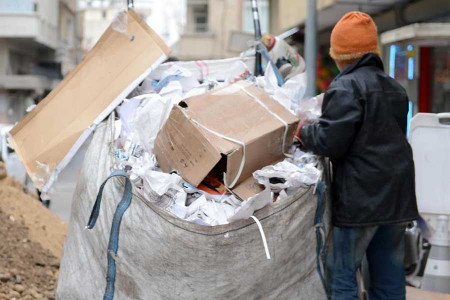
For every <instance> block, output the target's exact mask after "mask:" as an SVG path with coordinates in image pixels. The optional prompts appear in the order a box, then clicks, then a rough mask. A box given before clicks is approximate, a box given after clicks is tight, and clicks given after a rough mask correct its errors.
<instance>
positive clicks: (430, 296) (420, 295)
mask: <svg viewBox="0 0 450 300" xmlns="http://www.w3.org/2000/svg"><path fill="white" fill-rule="evenodd" d="M406 300H450V294H440V293H434V292H429V291H422V290H420V289H416V288H413V287H410V286H407V287H406Z"/></svg>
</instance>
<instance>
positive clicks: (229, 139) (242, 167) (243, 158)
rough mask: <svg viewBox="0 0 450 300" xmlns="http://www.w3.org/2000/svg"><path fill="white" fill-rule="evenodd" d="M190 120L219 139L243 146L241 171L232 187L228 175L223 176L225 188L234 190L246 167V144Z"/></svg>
mask: <svg viewBox="0 0 450 300" xmlns="http://www.w3.org/2000/svg"><path fill="white" fill-rule="evenodd" d="M183 113H184V111H183ZM190 119H191V121H192V122H194V124H196V125H197V126H200V127H201V128H203V129H205V130H206V131H208V132H210V133H212V134H214V135H216V136H218V137H220V138H222V139H225V140H228V141H230V142H233V143H236V144H239V145H241V146H242V159H241V165H240V166H239V171H238V173H237V175H236V177H235V178H234V180H233V182H232V183H231V184H230V185H228V182H227V174H226V173H224V174H223V175H224V176H223V181H224V184H225V186H227V187H228V188H230V189H232V188H233V187H234V186H235V185H236V183H237V181H238V180H239V177H241V174H242V170H243V169H244V165H245V144H244V143H243V142H241V141H238V140H236V139H233V138H230V137H227V136H224V135H223V134H220V133H218V132H216V131H214V130H212V129H209V128H208V127H206V126H205V125H203V124H201V123H199V122H198V121H196V120H194V119H192V118H190Z"/></svg>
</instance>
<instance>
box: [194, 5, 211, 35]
mask: <svg viewBox="0 0 450 300" xmlns="http://www.w3.org/2000/svg"><path fill="white" fill-rule="evenodd" d="M190 10H191V13H192V14H191V15H192V27H191V31H193V32H199V33H200V32H207V31H208V4H191V5H190Z"/></svg>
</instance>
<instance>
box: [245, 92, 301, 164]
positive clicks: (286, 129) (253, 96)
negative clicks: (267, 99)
mask: <svg viewBox="0 0 450 300" xmlns="http://www.w3.org/2000/svg"><path fill="white" fill-rule="evenodd" d="M239 88H240V89H241V90H242V91H244V92H245V93H246V94H247V95H249V96H250V97H252V98H253V99H254V100H255V101H256V102H257V103H258V104H259V105H261V106H262V107H263V108H264V109H265V110H267V112H268V113H269V114H271V115H272V116H274V117H275V118H276V119H277V120H278V121H280V122H281V123H282V124H283V126H284V135H283V145H282V147H283V148H282V149H281V151H282V153H283V154H284V156H286V157H292V155H290V154H288V153H286V152H284V149H285V147H286V137H287V133H288V129H289V125H288V123H287V122H286V121H285V120H283V119H282V118H281V117H280V116H279V115H277V114H276V113H274V112H273V111H271V110H270V108H269V107H267V105H266V104H264V103H263V102H262V101H261V100H259V99H258V97H256V96H255V95H253V94H252V93H250V92H249V91H247V90H246V89H245V88H244V87H242V86H239Z"/></svg>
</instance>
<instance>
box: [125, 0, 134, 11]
mask: <svg viewBox="0 0 450 300" xmlns="http://www.w3.org/2000/svg"><path fill="white" fill-rule="evenodd" d="M127 6H128V9H130V8H134V0H127Z"/></svg>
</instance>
